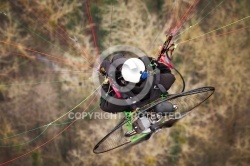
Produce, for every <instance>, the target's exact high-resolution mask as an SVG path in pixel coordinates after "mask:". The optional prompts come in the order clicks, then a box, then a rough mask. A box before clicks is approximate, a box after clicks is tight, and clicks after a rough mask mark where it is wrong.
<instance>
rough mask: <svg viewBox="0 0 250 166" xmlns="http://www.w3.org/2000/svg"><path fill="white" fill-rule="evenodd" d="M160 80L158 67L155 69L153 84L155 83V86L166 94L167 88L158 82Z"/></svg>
mask: <svg viewBox="0 0 250 166" xmlns="http://www.w3.org/2000/svg"><path fill="white" fill-rule="evenodd" d="M160 80H161V77H160V71H159V69H156V74H155V84H156V85H157V87H158V88H159V89H160V91H161V92H162V93H163V94H166V93H167V90H166V89H165V88H164V86H163V85H162V84H160Z"/></svg>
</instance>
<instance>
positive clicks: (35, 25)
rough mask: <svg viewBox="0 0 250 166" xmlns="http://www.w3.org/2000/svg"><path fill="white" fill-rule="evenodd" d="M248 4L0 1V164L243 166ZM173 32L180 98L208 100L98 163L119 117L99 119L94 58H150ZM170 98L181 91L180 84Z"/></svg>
mask: <svg viewBox="0 0 250 166" xmlns="http://www.w3.org/2000/svg"><path fill="white" fill-rule="evenodd" d="M249 6H250V1H249V0H232V1H225V0H138V1H129V0H92V1H87V0H65V1H59V0H41V1H31V0H15V1H14V0H1V1H0V165H2V164H3V165H5V164H7V165H34V166H36V165H47V166H50V165H51V166H52V165H53V166H54V165H72V166H77V165H100V166H101V165H119V166H133V165H147V166H155V165H157V166H158V165H178V166H179V165H183V166H184V165H203V166H204V165H209V166H210V165H219V166H220V165H238V166H243V165H249V164H250V151H249V149H250V137H249V135H250V122H249V119H250V110H249V101H250V95H249V92H250V79H249V71H250V65H249V64H250V56H249V52H250V51H249V45H250V38H249V36H250V31H249V27H250V20H249V17H250V10H249ZM173 31H174V32H175V37H174V41H175V43H176V44H177V48H176V50H175V52H174V54H173V55H174V61H173V63H174V65H175V67H176V68H177V69H178V70H179V71H180V72H181V73H182V75H183V76H184V79H185V80H186V90H191V89H194V88H198V87H202V86H214V87H215V88H216V91H215V93H214V95H213V96H212V97H211V98H210V99H209V100H208V101H206V102H205V103H204V104H203V105H201V106H199V107H198V108H196V109H195V110H194V111H192V113H190V114H189V115H188V116H187V117H185V118H184V119H183V120H181V121H180V122H178V123H177V124H176V125H175V126H174V127H172V128H170V129H165V130H161V132H158V133H156V134H155V135H153V137H151V139H150V140H149V141H147V142H144V143H141V144H139V145H137V146H134V147H132V148H129V149H123V148H121V149H118V150H114V151H111V152H108V153H104V154H100V155H96V154H94V153H93V152H92V149H93V147H94V146H95V144H96V143H97V142H98V141H99V140H100V139H101V138H102V137H103V136H105V135H106V133H107V132H108V131H110V130H111V129H112V128H113V127H114V125H115V124H116V123H117V119H98V118H97V119H93V118H91V117H85V118H84V119H79V120H76V121H75V120H72V119H69V117H68V114H69V113H70V112H82V111H86V112H102V111H101V110H100V109H99V108H98V106H99V96H98V94H97V93H95V92H96V91H98V89H96V88H97V87H95V86H94V84H93V78H92V73H93V72H97V69H96V68H95V67H94V64H95V63H96V61H97V62H98V57H99V54H100V53H101V52H102V51H104V50H106V49H107V48H109V47H111V46H114V45H120V44H122V45H130V46H133V47H137V48H139V49H141V50H143V51H144V52H145V53H147V55H149V56H153V57H157V51H158V48H159V46H161V45H162V44H163V42H164V41H165V38H166V34H170V33H171V32H173ZM176 78H177V80H176V83H175V85H174V86H173V88H172V89H171V91H170V92H171V93H177V92H180V91H181V79H180V78H179V77H178V76H176Z"/></svg>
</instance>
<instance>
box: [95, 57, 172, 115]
mask: <svg viewBox="0 0 250 166" xmlns="http://www.w3.org/2000/svg"><path fill="white" fill-rule="evenodd" d="M119 56H120V55H119ZM123 58H124V57H123ZM140 59H141V60H142V61H143V62H144V64H145V66H146V68H147V66H149V65H151V66H153V67H152V68H151V69H153V70H151V71H150V69H147V71H148V72H151V73H153V72H154V74H152V75H151V78H153V79H152V80H153V83H152V84H150V83H149V81H146V80H144V81H141V82H139V83H137V84H132V85H134V87H133V89H132V90H131V91H129V93H121V95H122V99H127V100H126V101H127V104H124V105H116V104H115V103H114V102H112V98H110V97H115V95H116V94H115V92H114V91H113V90H112V87H111V86H110V84H109V83H108V84H104V85H103V86H102V88H103V91H102V97H101V102H100V108H101V109H102V110H103V111H105V112H111V113H116V112H123V111H124V110H127V111H129V110H133V109H135V108H136V107H142V106H143V105H145V104H147V103H149V102H152V101H154V100H156V99H158V98H159V97H160V96H161V94H162V93H164V91H165V92H166V91H167V90H168V89H169V88H170V87H171V85H172V84H173V83H174V81H175V77H174V75H173V74H171V71H170V69H169V68H168V67H167V66H166V65H164V64H163V63H160V62H156V61H155V60H154V59H153V58H151V57H140ZM145 59H149V61H148V60H147V61H146V60H145ZM123 61H124V59H123ZM105 63H107V62H105ZM101 66H102V65H101ZM110 66H112V63H111V65H110ZM115 67H117V66H115ZM107 70H109V69H107ZM111 75H112V76H113V79H116V81H117V83H118V84H120V86H121V89H122V88H123V87H122V85H123V84H124V83H122V82H121V79H118V78H120V77H121V74H120V72H119V70H118V71H116V72H115V76H114V75H113V74H111ZM147 79H148V78H147ZM144 87H146V89H147V90H148V92H147V93H146V94H145V92H143V91H142V90H143V88H144ZM124 88H125V87H124ZM104 93H105V94H104ZM143 93H144V94H143ZM135 95H139V96H140V95H141V96H143V97H142V99H141V100H140V101H137V102H136V103H135V104H132V102H131V101H130V97H134V96H135ZM105 96H107V97H105ZM108 98H109V101H108V100H107V99H108ZM115 98H116V97H115Z"/></svg>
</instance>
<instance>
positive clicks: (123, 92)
mask: <svg viewBox="0 0 250 166" xmlns="http://www.w3.org/2000/svg"><path fill="white" fill-rule="evenodd" d="M119 56H120V55H119ZM116 59H117V57H116ZM139 59H141V60H142V61H143V63H144V64H145V66H146V72H147V74H148V75H149V77H152V76H153V82H152V85H151V86H150V90H149V92H148V93H147V94H143V95H146V96H149V98H146V99H145V97H144V98H143V100H144V101H143V102H142V101H140V100H139V98H138V97H137V96H138V95H139V96H140V93H139V94H135V93H133V92H132V90H129V89H128V88H127V87H125V86H124V87H123V86H122V87H120V88H119V89H118V88H117V87H113V86H112V85H111V86H112V88H113V89H114V88H115V89H118V92H119V94H117V92H116V96H121V98H122V99H126V100H125V101H126V103H127V104H128V105H129V106H130V107H131V108H132V109H136V108H138V107H139V106H141V105H143V104H144V103H145V104H146V103H147V102H149V101H152V100H153V99H152V98H153V97H155V96H153V95H152V94H154V93H155V91H156V90H160V91H161V94H166V93H167V91H166V89H165V88H164V86H163V85H162V84H160V70H159V69H158V68H157V64H156V63H152V62H154V61H153V59H151V60H150V61H149V60H148V59H149V57H147V56H144V57H140V58H139ZM111 65H112V63H111ZM145 81H146V80H145ZM145 84H146V83H145ZM145 86H147V85H145Z"/></svg>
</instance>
